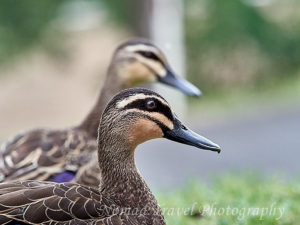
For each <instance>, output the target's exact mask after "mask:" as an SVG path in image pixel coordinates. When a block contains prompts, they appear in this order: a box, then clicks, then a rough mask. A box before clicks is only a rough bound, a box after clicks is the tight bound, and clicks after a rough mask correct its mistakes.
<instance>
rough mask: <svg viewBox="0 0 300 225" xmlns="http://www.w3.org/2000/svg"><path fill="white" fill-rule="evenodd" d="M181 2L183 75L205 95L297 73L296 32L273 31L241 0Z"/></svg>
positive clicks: (277, 28)
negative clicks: (184, 53) (183, 11)
mask: <svg viewBox="0 0 300 225" xmlns="http://www.w3.org/2000/svg"><path fill="white" fill-rule="evenodd" d="M185 3H186V44H187V56H188V60H187V63H188V74H189V75H191V76H192V77H191V78H192V79H193V81H194V82H196V83H198V84H199V85H201V88H202V89H206V91H207V92H208V93H212V92H214V89H216V88H220V87H224V86H225V87H228V86H229V87H232V86H235V85H238V86H240V85H243V84H246V85H249V83H250V84H251V83H253V82H254V84H255V82H261V81H269V80H270V78H271V79H272V78H274V77H276V76H277V77H283V76H282V74H284V75H285V74H286V73H289V74H295V73H292V71H294V70H296V69H297V68H299V64H298V61H299V56H300V46H299V45H298V44H297V43H299V41H300V32H299V31H298V29H285V28H284V26H279V25H278V24H277V23H276V22H275V21H272V20H270V19H269V18H267V17H266V15H265V13H263V12H262V10H261V9H260V8H259V7H254V6H250V5H247V4H245V3H244V1H242V0H226V1H223V0H201V1H198V0H188V1H185ZM286 4H294V3H293V2H286ZM278 7H280V6H278ZM293 19H294V18H293V17H292V16H291V18H290V20H293ZM293 23H295V24H297V23H298V24H299V21H297V20H293Z"/></svg>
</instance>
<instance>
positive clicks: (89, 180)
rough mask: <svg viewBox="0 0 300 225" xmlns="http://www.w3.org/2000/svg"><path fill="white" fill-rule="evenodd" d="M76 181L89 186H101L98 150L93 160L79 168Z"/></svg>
mask: <svg viewBox="0 0 300 225" xmlns="http://www.w3.org/2000/svg"><path fill="white" fill-rule="evenodd" d="M75 182H76V183H79V184H82V185H87V186H89V187H94V188H97V187H99V184H100V169H99V162H98V157H97V153H96V152H95V154H94V156H93V158H92V160H91V161H90V162H89V163H87V164H86V165H84V166H82V167H81V168H80V169H79V170H78V172H77V174H76V177H75Z"/></svg>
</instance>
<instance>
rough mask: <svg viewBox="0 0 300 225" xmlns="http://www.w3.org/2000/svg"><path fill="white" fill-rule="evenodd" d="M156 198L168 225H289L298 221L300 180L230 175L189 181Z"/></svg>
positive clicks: (253, 174)
mask: <svg viewBox="0 0 300 225" xmlns="http://www.w3.org/2000/svg"><path fill="white" fill-rule="evenodd" d="M156 196H157V197H158V202H159V204H160V206H161V208H162V209H163V211H164V215H165V218H166V221H167V224H173V225H177V224H178V225H179V224H181V225H182V224H185V225H196V224H197V225H202V224H203V225H204V224H205V225H233V224H234V225H235V224H236V225H256V224H264V225H291V224H298V222H299V221H300V214H299V211H300V204H299V201H300V180H289V181H287V180H283V179H281V178H279V177H261V176H259V175H257V174H255V173H245V174H230V175H225V176H222V177H219V178H215V179H214V180H213V181H212V182H209V183H201V182H200V181H199V180H191V181H190V182H188V183H187V184H186V186H185V187H183V188H179V189H177V190H176V191H172V192H169V193H164V192H159V193H158V194H156ZM193 206H194V207H193ZM208 207H210V208H208ZM192 208H193V210H192ZM257 208H258V211H255V210H257ZM275 208H276V210H275ZM279 208H280V209H282V210H283V211H282V212H283V213H280V211H279ZM263 209H264V210H265V211H264V214H265V215H263V214H262V210H263ZM267 209H268V210H269V211H267ZM178 210H179V213H177V212H178ZM184 210H186V213H187V214H188V215H184ZM210 210H211V211H210ZM249 210H250V211H249ZM251 210H252V211H251ZM223 211H224V212H223ZM199 212H200V213H199ZM227 212H228V213H227ZM201 213H202V214H201ZM191 214H193V215H195V214H196V215H197V214H198V215H197V216H191ZM218 214H219V215H218ZM281 215H282V216H281Z"/></svg>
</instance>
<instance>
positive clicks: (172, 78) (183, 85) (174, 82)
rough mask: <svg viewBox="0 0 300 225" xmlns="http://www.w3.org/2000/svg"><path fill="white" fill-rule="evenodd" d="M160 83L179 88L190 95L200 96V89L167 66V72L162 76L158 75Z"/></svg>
mask: <svg viewBox="0 0 300 225" xmlns="http://www.w3.org/2000/svg"><path fill="white" fill-rule="evenodd" d="M158 80H159V81H160V82H161V83H164V84H167V85H169V86H171V87H174V88H177V89H179V90H181V91H182V92H183V93H185V94H187V95H191V96H197V97H199V96H201V91H200V90H199V88H197V87H196V86H195V85H193V84H191V83H190V82H188V81H187V80H185V79H183V78H181V77H178V76H176V75H175V74H174V73H173V71H172V70H171V69H170V68H168V67H167V74H166V76H164V77H159V78H158Z"/></svg>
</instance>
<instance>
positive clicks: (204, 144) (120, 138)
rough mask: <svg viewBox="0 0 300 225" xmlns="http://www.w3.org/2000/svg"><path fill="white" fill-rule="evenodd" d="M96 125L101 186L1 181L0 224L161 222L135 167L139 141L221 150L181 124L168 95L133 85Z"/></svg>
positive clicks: (118, 96) (111, 224)
mask: <svg viewBox="0 0 300 225" xmlns="http://www.w3.org/2000/svg"><path fill="white" fill-rule="evenodd" d="M99 127H100V128H101V129H99V135H98V143H99V144H98V156H99V157H98V159H99V167H100V171H101V184H100V187H99V189H93V188H91V187H88V186H85V185H80V184H76V183H55V182H47V181H16V182H9V183H2V184H0V223H1V224H20V223H23V224H47V225H50V224H51V225H53V224H56V225H67V224H74V225H75V224H76V225H81V224H82V225H83V224H102V225H108V224H109V225H117V224H118V225H127V224H128V225H129V224H130V225H143V224H144V225H146V224H147V225H150V224H153V225H154V224H155V225H161V224H165V221H164V217H163V215H162V212H161V210H160V207H159V205H158V204H157V202H156V199H155V197H154V196H153V194H152V193H151V191H150V189H149V188H148V186H147V184H146V183H145V181H144V180H143V178H142V176H141V175H140V173H139V172H138V170H137V168H136V165H135V160H134V152H135V148H136V147H137V145H139V144H141V143H143V142H145V141H147V140H150V139H153V138H162V137H164V138H167V139H170V140H173V141H176V142H180V143H184V144H187V145H192V146H195V147H197V148H201V149H207V150H212V151H217V152H219V151H220V147H219V146H218V145H217V144H214V143H213V142H211V141H209V140H208V139H206V138H204V137H202V136H200V135H198V134H196V133H194V132H193V131H191V130H190V129H188V128H187V127H186V126H184V125H183V124H182V123H181V122H180V121H179V120H178V118H177V117H176V115H175V114H174V113H173V111H172V110H171V108H170V106H169V105H168V103H167V102H166V100H165V99H164V98H162V97H161V96H160V95H158V94H157V93H155V92H153V91H150V90H148V89H142V88H132V89H127V90H124V91H122V92H120V93H119V94H117V95H116V96H115V97H114V98H113V99H112V100H111V101H110V102H109V103H108V105H107V107H106V108H105V110H104V112H103V114H102V119H101V121H100V126H99ZM99 176H100V174H99Z"/></svg>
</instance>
